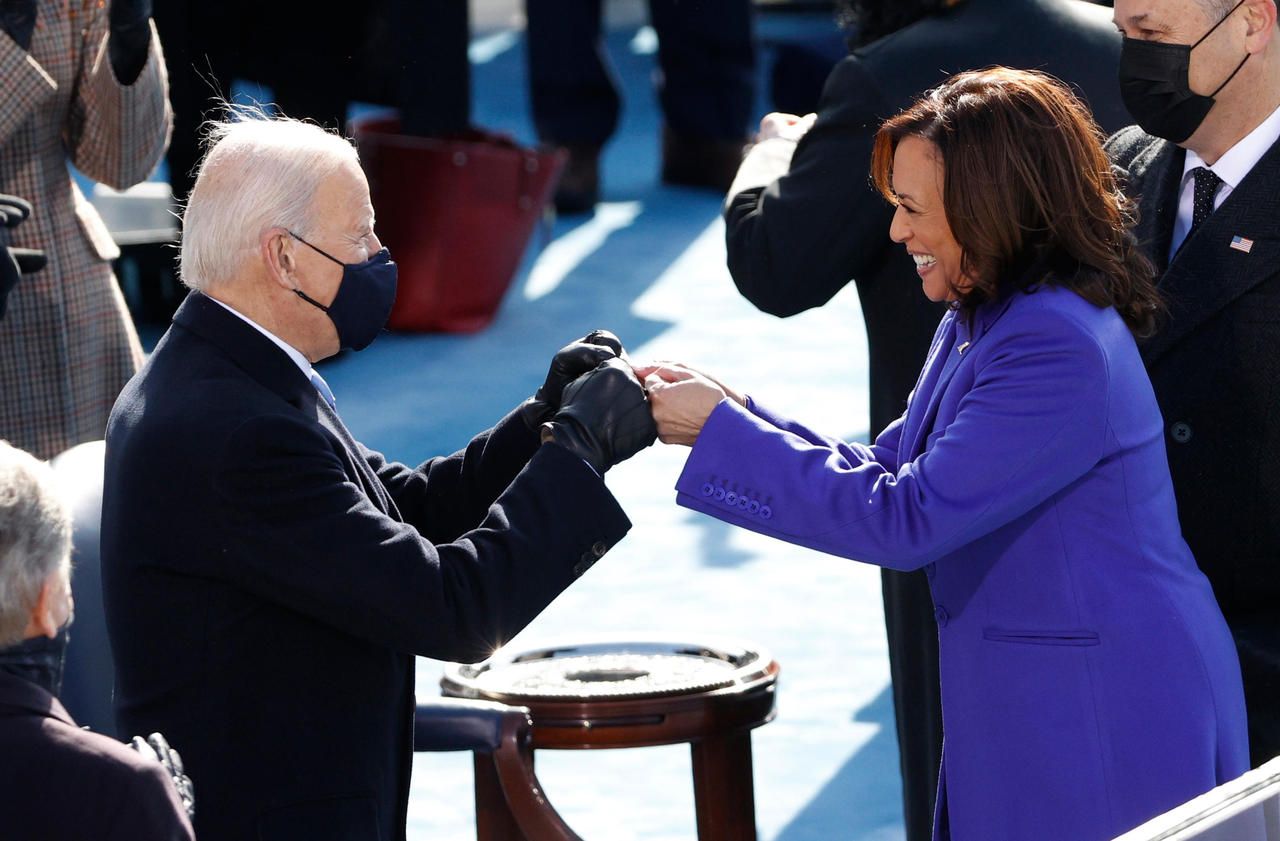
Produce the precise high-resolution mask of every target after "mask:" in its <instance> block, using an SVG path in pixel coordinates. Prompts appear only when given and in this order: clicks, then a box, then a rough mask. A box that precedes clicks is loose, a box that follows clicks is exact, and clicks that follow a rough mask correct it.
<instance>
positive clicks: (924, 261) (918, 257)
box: [911, 254, 938, 268]
mask: <svg viewBox="0 0 1280 841" xmlns="http://www.w3.org/2000/svg"><path fill="white" fill-rule="evenodd" d="M911 259H912V260H915V261H916V268H923V267H924V266H932V265H933V264H934V263H936V262H938V258H936V257H934V256H933V255H932V254H912V255H911Z"/></svg>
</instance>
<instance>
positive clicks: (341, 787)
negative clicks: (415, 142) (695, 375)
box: [102, 115, 655, 841]
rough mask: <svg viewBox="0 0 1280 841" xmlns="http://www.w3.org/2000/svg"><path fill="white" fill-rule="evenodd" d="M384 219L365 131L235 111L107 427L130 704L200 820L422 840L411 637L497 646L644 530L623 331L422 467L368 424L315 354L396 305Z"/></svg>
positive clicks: (635, 384)
mask: <svg viewBox="0 0 1280 841" xmlns="http://www.w3.org/2000/svg"><path fill="white" fill-rule="evenodd" d="M373 226H374V213H373V207H372V206H371V204H370V200H369V190H368V186H367V183H366V181H365V177H364V175H363V174H362V172H361V170H360V167H359V163H358V161H357V158H356V153H355V150H354V149H353V148H352V146H351V144H350V143H349V142H347V141H345V140H343V139H342V138H340V137H337V136H336V135H333V134H330V133H326V132H325V131H323V130H321V129H320V128H318V127H316V126H313V125H308V124H305V123H300V122H297V121H293V120H287V119H264V118H262V117H261V115H255V116H254V118H251V119H242V120H238V121H234V122H229V123H224V124H218V125H216V126H215V128H214V130H213V131H212V134H211V137H210V145H209V150H208V152H207V154H206V157H205V159H204V161H203V163H202V165H201V168H200V172H199V174H198V176H197V178H196V184H195V187H194V189H193V190H192V193H191V196H190V199H189V202H188V206H187V210H186V217H185V225H184V236H183V242H182V254H181V274H182V279H183V281H184V282H185V283H186V284H187V285H188V286H190V287H191V288H192V290H193V291H192V292H191V293H190V294H189V296H188V298H187V300H186V301H185V302H184V303H183V304H182V306H181V307H180V308H179V310H178V312H177V313H176V314H175V316H174V319H173V326H172V327H171V328H170V329H169V331H168V333H166V335H165V336H164V338H163V339H161V341H160V343H159V345H158V346H157V348H156V350H155V352H154V354H153V355H152V357H151V359H150V360H149V362H148V363H147V365H146V366H145V367H144V368H143V370H142V371H141V372H140V373H139V374H138V376H137V377H135V378H134V380H133V381H132V382H131V383H130V384H129V386H128V387H127V388H126V389H125V391H124V393H123V394H122V395H121V396H120V399H119V400H118V401H117V403H116V406H115V409H114V411H113V412H112V417H111V421H110V424H109V426H108V430H107V464H106V483H105V488H104V510H103V533H102V563H103V582H104V598H105V607H106V612H107V623H108V627H109V629H110V631H111V640H112V645H113V647H114V650H115V656H116V670H117V674H116V707H117V714H118V717H119V721H120V724H121V726H122V727H123V728H124V729H126V730H132V731H137V730H138V729H140V728H141V729H142V730H143V732H149V730H152V729H163V730H164V732H165V733H166V735H168V736H169V737H170V738H171V739H172V740H173V741H174V742H175V743H176V744H180V745H181V746H182V751H183V755H184V757H185V759H186V765H187V768H188V770H189V772H190V773H191V776H192V778H193V779H196V780H197V781H198V783H199V785H200V799H201V808H200V810H199V812H198V814H197V819H196V829H197V831H198V833H199V836H200V838H201V839H202V841H225V840H226V839H247V838H269V839H273V841H280V839H294V838H296V839H308V840H309V841H310V839H318V838H335V839H337V838H342V839H348V838H350V839H356V838H359V839H378V840H379V841H391V840H392V839H402V838H404V837H405V818H406V812H407V801H408V790H409V771H410V764H411V758H412V723H413V714H414V661H413V655H423V656H427V657H434V658H438V659H442V660H454V661H475V660H479V659H483V658H484V657H486V656H488V655H489V654H491V653H492V652H493V651H494V649H496V648H497V647H498V646H499V645H501V644H502V643H503V642H504V641H505V640H507V639H509V638H510V637H511V636H513V635H514V634H515V633H517V632H518V631H519V630H520V629H521V628H523V627H524V626H525V625H526V624H528V623H529V622H530V621H531V620H532V619H533V618H534V617H535V616H537V615H538V613H539V612H540V611H541V610H542V609H543V608H544V607H545V606H546V605H547V604H548V603H550V602H551V600H552V599H554V598H555V597H556V595H557V594H559V593H560V592H561V591H562V590H563V589H564V588H566V587H568V586H569V584H571V583H572V582H573V581H574V579H576V578H577V577H578V576H580V575H582V574H583V572H585V571H586V569H587V568H589V567H590V566H591V565H592V564H593V563H595V562H596V561H597V560H598V559H599V558H600V557H601V556H603V555H604V554H605V552H606V551H607V550H608V549H609V548H610V547H611V546H612V545H613V544H615V543H617V541H618V540H620V539H621V538H622V537H623V535H624V534H625V533H626V532H627V530H628V529H629V527H630V522H629V521H628V520H627V518H626V516H625V515H624V513H623V512H622V510H621V508H620V507H619V506H618V503H617V502H616V501H615V500H614V498H613V497H612V495H611V494H610V493H609V491H608V490H607V489H606V487H605V485H604V482H603V481H602V476H603V474H604V472H605V471H606V470H607V469H608V468H609V467H610V466H612V465H613V464H616V463H617V462H619V461H621V460H623V459H625V458H628V457H629V456H631V455H633V454H634V453H636V452H638V451H639V450H640V449H642V448H644V447H646V446H648V445H649V444H651V443H652V442H653V440H654V437H655V431H654V426H653V419H652V416H651V415H650V413H649V407H648V404H647V402H646V399H645V395H644V391H643V389H642V387H641V385H640V383H639V381H638V380H636V378H635V376H634V373H633V372H632V370H631V368H630V365H629V364H628V363H627V362H625V361H624V359H622V358H621V357H622V355H623V352H622V347H621V344H620V343H619V342H618V341H617V339H616V338H615V337H614V336H613V335H612V334H609V333H605V332H602V331H597V332H595V333H592V334H590V335H588V336H586V337H584V338H583V339H582V340H580V341H578V342H574V343H572V344H570V345H568V346H567V347H565V348H564V349H562V350H561V351H560V352H559V353H557V354H556V355H555V357H554V358H553V360H552V363H551V367H550V371H549V372H548V375H547V379H546V382H545V383H544V384H543V385H542V387H541V388H539V389H538V392H537V394H535V395H534V397H533V398H531V399H529V400H527V401H525V402H524V403H522V404H521V405H520V406H518V407H517V408H516V409H515V410H513V411H512V412H511V413H510V414H508V415H507V416H506V417H504V418H502V419H501V420H499V421H498V422H497V424H496V425H495V426H494V427H493V428H492V429H489V430H487V431H485V432H482V433H480V434H479V435H477V436H476V437H475V438H474V439H473V440H472V441H471V442H470V444H468V445H467V447H466V448H465V449H463V450H462V451H460V452H458V453H455V454H454V455H451V456H447V457H441V458H434V459H431V460H428V461H427V462H425V463H423V464H422V465H420V466H418V467H416V468H415V467H408V466H405V465H402V464H396V463H391V462H388V461H387V460H385V459H384V458H383V457H382V456H381V455H379V454H378V453H376V452H373V451H371V450H369V449H367V448H365V447H364V446H363V445H361V444H360V443H359V442H357V441H356V440H355V439H354V438H353V437H352V435H351V433H350V432H349V431H348V430H347V428H346V427H345V426H344V425H343V423H342V421H341V419H340V418H339V417H338V414H337V413H336V411H335V408H334V403H335V401H334V398H333V395H332V393H331V392H330V390H329V388H328V386H327V385H326V384H325V382H324V380H323V379H322V378H321V377H320V375H319V374H317V373H316V372H315V371H314V370H313V369H312V367H311V366H312V364H314V363H315V362H317V361H319V360H321V359H323V358H325V357H327V356H331V355H333V354H335V353H337V352H338V350H339V349H340V348H350V349H352V350H359V349H360V348H363V347H364V346H366V345H367V344H368V343H369V342H371V341H372V340H373V339H374V338H375V337H376V335H377V333H378V332H379V331H380V330H381V329H382V327H383V324H384V322H385V320H386V317H387V314H388V312H389V310H390V308H391V304H392V301H393V298H394V294H395V283H396V274H395V272H396V270H395V264H394V263H393V262H391V260H390V255H389V254H388V252H387V249H385V248H383V247H382V245H381V243H380V242H379V241H378V237H377V235H376V234H375V233H374V227H373ZM441 411H448V407H441Z"/></svg>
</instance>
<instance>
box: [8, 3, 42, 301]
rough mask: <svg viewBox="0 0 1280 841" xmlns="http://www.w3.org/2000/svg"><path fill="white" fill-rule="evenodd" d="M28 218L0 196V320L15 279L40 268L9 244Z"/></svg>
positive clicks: (23, 208) (26, 251)
mask: <svg viewBox="0 0 1280 841" xmlns="http://www.w3.org/2000/svg"><path fill="white" fill-rule="evenodd" d="M0 2H3V0H0ZM30 215H31V205H30V204H28V203H27V202H26V201H24V200H22V199H20V198H18V197H17V196H6V195H3V194H0V318H4V312H5V304H6V302H7V301H8V300H9V292H10V291H12V290H13V287H14V285H15V284H16V283H17V282H18V277H19V276H20V275H24V274H31V273H32V272H38V271H40V270H41V269H43V268H44V264H45V257H44V252H43V251H39V250H37V249H34V248H14V247H12V246H10V245H9V229H10V228H15V227H17V226H18V225H19V224H21V222H22V221H23V220H24V219H26V218H27V217H28V216H30Z"/></svg>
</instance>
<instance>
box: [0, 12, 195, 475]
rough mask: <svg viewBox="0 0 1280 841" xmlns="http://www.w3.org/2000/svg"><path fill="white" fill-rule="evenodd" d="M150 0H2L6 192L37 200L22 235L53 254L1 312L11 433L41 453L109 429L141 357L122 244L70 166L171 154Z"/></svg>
mask: <svg viewBox="0 0 1280 841" xmlns="http://www.w3.org/2000/svg"><path fill="white" fill-rule="evenodd" d="M150 14H151V4H150V2H149V0H110V2H107V3H102V2H91V0H72V2H70V3H68V2H63V1H62V0H0V30H2V32H0V79H3V80H4V88H5V95H4V97H3V98H0V193H12V194H14V195H18V196H21V197H23V198H24V199H26V200H27V201H29V202H30V203H31V205H32V208H33V212H32V217H31V218H30V219H28V220H27V222H26V223H25V224H24V225H22V226H21V227H19V228H17V229H14V230H13V231H12V244H13V245H14V246H17V247H22V248H41V249H44V250H45V252H46V254H47V256H48V261H49V262H48V266H47V267H46V268H45V269H44V270H43V271H40V272H37V273H34V274H32V275H31V276H30V277H26V278H24V279H23V280H22V282H21V284H19V285H18V286H17V287H16V288H15V289H14V291H13V292H12V294H11V295H10V297H9V302H8V310H7V312H6V314H5V317H4V320H3V321H0V393H3V394H4V395H5V399H4V400H3V401H0V436H3V437H5V438H7V439H9V440H10V441H13V442H14V443H15V444H16V445H17V446H19V447H21V448H23V449H26V450H29V451H30V452H32V453H34V454H36V455H37V456H39V457H41V458H48V457H50V456H52V455H54V454H56V453H58V452H61V451H62V450H65V449H67V448H68V447H70V446H72V445H74V444H77V443H80V442H81V441H88V440H92V439H96V438H101V437H102V435H103V432H104V430H105V429H106V425H107V414H108V412H110V410H111V405H112V403H113V402H114V401H115V398H116V395H117V394H119V392H120V389H121V388H122V387H123V386H124V384H125V382H127V381H128V379H129V378H130V377H131V376H133V374H134V372H135V371H136V370H137V368H138V364H139V363H140V361H141V359H142V350H141V348H140V347H139V344H138V337H137V334H136V333H135V332H134V328H133V324H132V322H131V321H130V319H129V315H128V312H127V311H126V309H125V305H124V299H123V297H122V296H121V294H120V290H119V288H118V287H117V285H116V281H115V277H114V275H113V274H112V270H111V262H110V261H111V260H113V259H115V258H116V257H117V256H119V253H120V252H119V249H118V248H117V247H116V244H115V243H114V242H113V241H112V239H111V236H110V234H108V233H107V229H106V227H105V226H104V225H103V224H102V220H101V219H100V218H99V216H98V214H97V212H96V211H94V209H93V207H92V206H91V205H90V204H89V203H88V201H86V200H85V197H84V196H83V195H81V193H80V190H79V189H78V188H77V187H76V185H75V184H74V183H73V181H72V179H71V176H70V174H69V173H68V171H67V165H68V164H69V163H70V164H73V165H74V166H75V167H76V168H77V169H79V170H80V171H81V172H83V173H85V174H86V175H88V176H89V177H90V178H93V179H95V180H97V181H101V182H103V183H105V184H107V185H108V186H111V187H114V188H116V189H124V188H126V187H129V186H130V185H132V184H135V183H137V182H139V181H142V180H143V179H145V178H146V177H147V176H148V175H149V174H150V173H151V171H152V170H153V169H154V168H155V165H156V164H157V162H159V160H160V156H161V155H163V154H164V150H165V146H166V144H167V143H168V139H169V129H170V114H169V103H168V86H167V82H166V70H165V64H164V59H163V57H162V55H161V52H160V45H159V42H158V39H157V38H156V36H155V34H154V32H153V31H152V26H151V22H150V19H149V18H150Z"/></svg>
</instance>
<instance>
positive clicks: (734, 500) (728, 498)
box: [724, 491, 738, 508]
mask: <svg viewBox="0 0 1280 841" xmlns="http://www.w3.org/2000/svg"><path fill="white" fill-rule="evenodd" d="M724 504H725V505H728V506H729V507H730V508H732V507H733V506H735V505H737V504H738V495H737V494H736V493H734V492H733V491H729V492H728V493H727V494H725V495H724Z"/></svg>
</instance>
